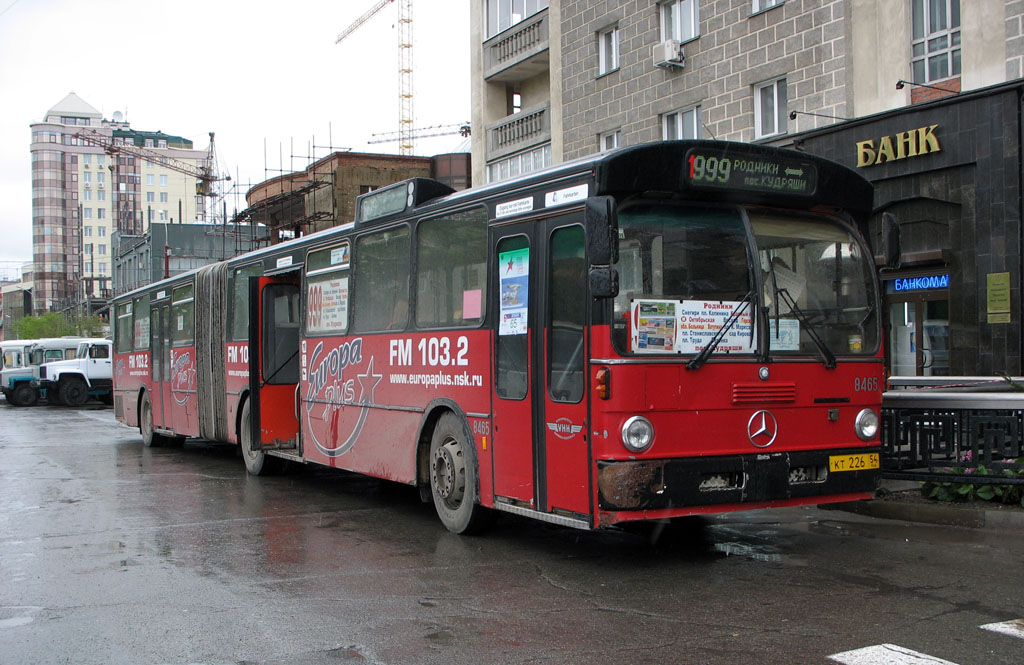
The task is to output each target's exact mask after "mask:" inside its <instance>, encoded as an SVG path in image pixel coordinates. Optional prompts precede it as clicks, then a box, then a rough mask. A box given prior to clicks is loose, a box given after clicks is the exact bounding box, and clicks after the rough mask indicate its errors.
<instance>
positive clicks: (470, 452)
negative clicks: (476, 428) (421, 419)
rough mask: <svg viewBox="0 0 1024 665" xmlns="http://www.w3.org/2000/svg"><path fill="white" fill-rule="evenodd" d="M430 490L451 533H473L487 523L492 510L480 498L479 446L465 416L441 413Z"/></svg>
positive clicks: (432, 446)
mask: <svg viewBox="0 0 1024 665" xmlns="http://www.w3.org/2000/svg"><path fill="white" fill-rule="evenodd" d="M429 464H430V469H429V475H430V493H431V494H432V495H433V497H434V509H435V510H437V516H438V517H440V518H441V523H442V524H444V526H445V528H447V529H448V530H449V531H451V532H452V533H460V534H471V533H476V532H479V531H480V530H481V529H482V528H484V527H485V526H487V524H488V523H489V522H490V519H491V517H492V513H491V511H489V510H488V509H486V508H484V507H483V506H481V505H480V504H479V503H478V501H477V498H478V494H479V487H480V485H479V481H478V479H477V471H478V470H477V464H476V450H475V448H474V446H473V437H472V436H470V434H469V433H468V431H467V428H466V426H465V424H464V423H463V421H462V419H461V418H459V417H458V416H457V415H455V414H454V413H451V412H448V413H446V414H444V415H443V416H441V418H440V419H439V420H438V421H437V427H435V428H434V435H433V437H432V438H431V440H430V457H429Z"/></svg>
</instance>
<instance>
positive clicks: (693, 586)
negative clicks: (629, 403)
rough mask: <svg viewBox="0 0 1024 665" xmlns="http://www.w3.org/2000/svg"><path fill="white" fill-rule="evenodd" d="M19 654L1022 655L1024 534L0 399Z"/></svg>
mask: <svg viewBox="0 0 1024 665" xmlns="http://www.w3.org/2000/svg"><path fill="white" fill-rule="evenodd" d="M0 453H2V454H0V580H2V584H0V665H7V664H8V663H16V664H21V663H25V664H31V663H75V664H90V663H97V664H100V663H102V664H120V663H125V664H127V663H131V664H133V665H140V664H172V663H173V664H175V665H178V664H182V665H183V664H186V663H202V664H210V665H223V664H227V663H253V664H255V663H260V664H267V665H270V664H278V665H291V664H294V665H299V664H306V663H311V664H313V665H316V664H318V663H324V664H326V663H339V662H341V663H346V662H351V663H381V664H385V663H387V664H392V663H394V664H405V663H410V664H414V663H427V664H432V663H438V664H440V663H444V664H452V663H473V664H478V663H485V664H490V663H496V664H503V663H553V664H554V663H558V664H561V663H581V664H583V663H586V664H590V663H610V664H616V663H623V664H626V663H628V664H630V665H632V664H636V663H652V664H654V663H657V664H658V665H665V664H671V663H695V664H697V663H699V664H708V665H727V664H728V665H735V664H736V663H750V664H761V663H764V664H769V665H771V664H779V665H783V664H784V665H793V664H802V663H814V664H819V665H821V664H825V663H837V662H838V663H847V664H849V665H860V664H861V663H872V664H875V663H892V664H895V665H902V664H903V663H954V664H956V665H968V664H973V663H979V664H980V663H984V664H985V665H1004V664H1005V665H1021V663H1024V633H1022V631H1021V628H1022V624H1021V623H1020V622H1021V619H1024V594H1022V592H1021V589H1022V588H1024V530H1022V529H1018V528H1013V527H1008V526H1000V527H998V528H993V527H992V526H991V525H988V526H976V527H964V526H946V525H936V524H931V523H921V522H913V521H909V520H907V519H905V518H906V517H907V516H905V515H904V516H902V517H901V516H889V517H887V518H885V519H883V518H878V517H873V516H870V515H866V514H857V513H853V512H850V511H849V510H821V509H817V508H799V509H780V510H768V511H752V512H746V513H739V514H730V515H716V516H711V517H708V518H700V519H692V520H685V521H682V522H681V523H679V524H675V525H673V526H672V527H671V528H669V529H667V530H665V531H664V532H662V533H660V534H659V537H658V538H654V534H652V533H647V534H643V535H636V534H632V533H623V532H616V531H609V532H596V533H591V532H583V531H577V530H572V529H568V528H563V527H556V526H553V525H547V524H541V523H537V522H533V521H529V520H525V519H521V518H515V517H511V516H505V515H503V516H501V517H500V519H499V520H498V521H497V522H496V523H495V525H494V526H493V527H492V528H491V529H490V530H489V531H487V532H486V533H485V534H483V535H482V536H479V537H460V536H454V535H452V534H450V533H448V532H447V531H445V529H444V528H443V527H442V526H441V524H440V523H439V521H438V520H437V518H436V516H435V515H434V513H433V509H432V507H431V506H427V505H424V504H422V503H420V502H419V500H418V495H417V492H416V491H415V490H414V489H412V488H408V487H405V486H400V485H394V484H392V483H387V482H383V481H378V480H374V479H369V478H365V477H361V476H357V475H354V474H349V473H344V472H339V471H335V470H331V469H323V468H312V467H297V468H296V469H294V470H292V471H291V472H290V473H288V474H285V475H282V476H279V477H269V478H254V477H251V476H248V475H246V473H245V469H244V465H243V464H242V461H241V459H240V458H239V457H238V456H237V453H236V451H235V450H234V449H233V447H231V446H224V445H213V444H210V443H205V442H190V443H187V444H186V445H185V446H184V447H183V448H158V449H147V448H144V447H143V446H142V445H141V440H140V437H139V434H138V431H137V430H134V429H131V428H127V427H124V426H122V425H119V424H117V423H116V422H115V421H114V419H113V416H112V413H111V410H110V409H107V408H101V407H99V406H95V407H90V408H86V409H78V410H75V409H62V408H59V407H36V408H31V409H16V408H13V407H9V406H8V405H5V404H2V403H0Z"/></svg>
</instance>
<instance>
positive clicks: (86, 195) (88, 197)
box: [82, 189, 92, 201]
mask: <svg viewBox="0 0 1024 665" xmlns="http://www.w3.org/2000/svg"><path fill="white" fill-rule="evenodd" d="M82 200H83V201H92V190H91V189H87V190H85V191H84V192H82Z"/></svg>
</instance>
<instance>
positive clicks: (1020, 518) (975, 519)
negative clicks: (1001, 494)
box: [818, 499, 1024, 531]
mask: <svg viewBox="0 0 1024 665" xmlns="http://www.w3.org/2000/svg"><path fill="white" fill-rule="evenodd" d="M818 507H819V508H822V509H824V510H842V511H845V512H850V513H855V514H857V515H866V516H868V517H877V518H880V519H887V520H900V521H904V522H922V523H925V524H940V525H944V526H965V527H970V528H975V529H986V528H987V529H1020V530H1022V531H1024V511H1015V510H996V509H987V508H973V509H972V508H952V507H949V506H944V505H941V504H935V505H931V504H901V503H900V502H898V501H884V500H879V499H872V500H870V501H850V502H848V503H831V504H824V505H821V506H818Z"/></svg>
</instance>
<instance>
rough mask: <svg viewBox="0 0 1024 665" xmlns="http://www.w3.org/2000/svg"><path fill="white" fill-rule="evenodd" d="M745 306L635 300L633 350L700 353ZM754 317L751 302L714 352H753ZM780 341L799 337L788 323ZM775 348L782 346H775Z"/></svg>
mask: <svg viewBox="0 0 1024 665" xmlns="http://www.w3.org/2000/svg"><path fill="white" fill-rule="evenodd" d="M741 305H742V303H741V302H738V301H722V300H682V301H680V300H634V301H633V303H632V306H631V307H632V308H631V312H630V349H631V350H632V351H633V352H634V353H684V354H694V353H699V352H700V351H701V350H702V349H703V348H704V347H705V346H707V345H708V343H709V342H710V341H711V340H712V339H713V338H714V336H715V335H716V334H718V332H719V331H720V330H721V329H722V328H723V327H724V326H725V323H726V321H728V320H729V317H731V316H732V313H733V312H734V311H735V310H736V309H737V308H738V307H740V306H741ZM752 330H753V316H752V314H751V311H750V306H749V304H748V305H747V307H746V308H745V310H744V311H743V313H742V314H740V316H739V318H737V319H736V321H735V322H734V323H733V324H732V326H731V327H730V328H729V329H728V330H727V331H726V333H725V336H724V337H723V338H722V341H721V342H719V344H718V346H717V348H716V349H715V353H753V351H754V343H755V340H754V339H753V337H752V335H751V331H752ZM781 331H782V337H783V338H784V341H783V340H780V341H779V343H780V344H784V345H787V347H788V345H791V344H793V343H794V342H793V341H792V339H793V337H794V336H796V337H798V336H799V329H798V328H796V329H794V328H793V327H791V326H790V325H789V324H788V322H787V323H783V325H782V327H781ZM773 348H780V347H778V346H775V345H774V343H773Z"/></svg>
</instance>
